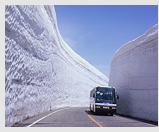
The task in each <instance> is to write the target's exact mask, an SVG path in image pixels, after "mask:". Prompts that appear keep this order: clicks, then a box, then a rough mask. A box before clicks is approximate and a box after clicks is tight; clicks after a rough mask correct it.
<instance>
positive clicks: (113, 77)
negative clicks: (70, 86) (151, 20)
mask: <svg viewBox="0 0 159 132" xmlns="http://www.w3.org/2000/svg"><path fill="white" fill-rule="evenodd" d="M109 85H110V86H115V87H116V89H117V92H118V94H119V97H120V99H119V100H118V102H117V103H118V107H117V108H118V109H117V112H118V113H120V114H124V115H129V116H133V117H138V118H142V119H146V120H151V121H158V24H156V25H155V26H153V27H152V28H151V29H149V30H148V31H147V32H146V33H145V34H143V35H142V36H140V37H138V38H137V39H135V40H133V41H130V42H128V43H127V44H125V45H123V46H122V47H120V48H119V49H118V50H117V51H116V52H115V54H114V55H113V58H112V62H111V66H110V76H109Z"/></svg>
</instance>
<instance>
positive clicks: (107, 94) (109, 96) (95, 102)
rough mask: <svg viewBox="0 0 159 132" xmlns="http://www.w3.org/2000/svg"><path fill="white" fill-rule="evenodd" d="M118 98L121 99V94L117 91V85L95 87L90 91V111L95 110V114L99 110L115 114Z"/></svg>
mask: <svg viewBox="0 0 159 132" xmlns="http://www.w3.org/2000/svg"><path fill="white" fill-rule="evenodd" d="M116 99H119V96H118V95H117V93H116V89H115V87H109V86H106V87H105V86H98V87H95V88H93V89H92V90H91V91H90V111H93V112H94V113H95V114H96V113H97V112H104V113H106V114H110V115H111V116H113V114H114V113H116V109H117V103H116Z"/></svg>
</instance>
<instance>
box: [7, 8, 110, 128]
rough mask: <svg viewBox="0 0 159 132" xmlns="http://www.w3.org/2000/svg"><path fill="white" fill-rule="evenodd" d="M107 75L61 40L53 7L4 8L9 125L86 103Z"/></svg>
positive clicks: (105, 79)
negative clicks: (47, 112)
mask: <svg viewBox="0 0 159 132" xmlns="http://www.w3.org/2000/svg"><path fill="white" fill-rule="evenodd" d="M98 85H104V86H107V85H108V78H107V77H106V76H105V75H104V74H102V73H101V72H99V71H98V70H97V69H96V68H94V67H93V66H91V65H90V64H89V63H88V62H87V61H85V60H84V59H83V58H81V57H80V56H79V55H77V54H76V53H75V52H74V51H73V50H72V49H71V48H70V47H69V46H68V45H67V44H66V43H65V42H64V41H63V39H62V37H61V35H60V33H59V30H58V26H57V20H56V13H55V9H54V6H42V5H41V6H23V5H21V6H15V5H6V6H5V126H13V125H14V124H15V123H16V122H20V121H22V120H24V119H26V118H30V117H33V116H35V115H38V114H40V113H43V112H46V111H49V110H53V109H56V108H58V107H66V106H88V105H89V93H90V90H91V89H93V88H94V87H96V86H98Z"/></svg>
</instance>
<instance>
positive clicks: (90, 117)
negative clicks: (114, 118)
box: [87, 109, 103, 127]
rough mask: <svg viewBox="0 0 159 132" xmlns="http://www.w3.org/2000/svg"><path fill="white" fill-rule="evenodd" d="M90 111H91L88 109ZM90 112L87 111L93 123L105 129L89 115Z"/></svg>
mask: <svg viewBox="0 0 159 132" xmlns="http://www.w3.org/2000/svg"><path fill="white" fill-rule="evenodd" d="M88 110H89V109H88ZM88 110H87V115H88V117H89V118H91V120H92V121H94V122H95V123H96V124H97V125H98V126H99V127H103V126H102V125H101V124H99V123H98V122H97V121H96V120H94V119H93V118H92V117H91V116H90V115H89V114H88Z"/></svg>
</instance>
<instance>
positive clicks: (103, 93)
mask: <svg viewBox="0 0 159 132" xmlns="http://www.w3.org/2000/svg"><path fill="white" fill-rule="evenodd" d="M96 101H99V102H100V101H108V102H116V98H115V89H113V88H101V87H100V88H97V89H96Z"/></svg>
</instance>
